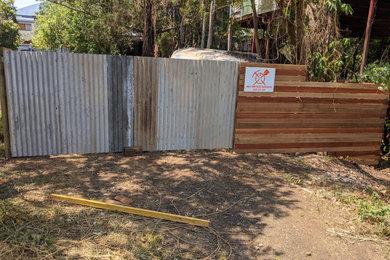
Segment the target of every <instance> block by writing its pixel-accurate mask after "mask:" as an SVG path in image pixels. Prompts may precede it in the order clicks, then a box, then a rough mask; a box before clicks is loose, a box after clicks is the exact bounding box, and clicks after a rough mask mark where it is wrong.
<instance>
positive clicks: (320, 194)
mask: <svg viewBox="0 0 390 260" xmlns="http://www.w3.org/2000/svg"><path fill="white" fill-rule="evenodd" d="M367 190H371V191H376V192H377V193H378V194H381V195H382V196H383V197H384V199H383V201H388V200H386V199H388V197H386V196H388V195H389V194H390V169H389V168H387V169H374V168H372V167H368V166H362V165H356V164H353V163H350V162H347V161H344V160H338V159H334V158H330V157H328V156H324V155H316V154H306V155H282V154H234V153H231V152H229V151H183V152H151V153H142V154H139V155H136V156H134V157H123V156H122V155H121V154H101V155H69V156H52V157H50V158H49V157H39V158H20V159H11V160H3V161H2V162H1V163H0V229H2V230H0V248H2V249H0V259H14V258H15V259H16V258H39V259H43V258H49V259H50V258H53V259H54V258H55V259H80V258H83V259H390V250H389V248H390V240H389V237H386V236H385V237H383V236H380V235H378V234H377V233H375V230H376V227H375V226H374V225H371V224H370V223H368V222H367V223H365V222H364V221H359V220H357V213H356V209H355V207H353V205H351V204H348V203H345V198H354V197H357V196H363V197H364V196H365V195H364V194H365V193H364V192H365V191H367ZM51 193H57V194H62V195H70V196H76V197H83V198H88V199H95V200H99V201H110V200H113V198H114V197H115V196H117V195H120V194H122V195H124V196H126V197H128V198H131V199H132V200H133V201H134V203H133V204H132V205H131V206H134V207H140V208H145V209H151V210H158V211H162V212H168V213H173V214H180V215H186V216H192V217H198V218H202V219H208V220H210V221H211V228H210V229H209V228H202V227H194V226H190V225H186V224H180V223H173V222H168V221H162V220H155V219H150V218H144V217H139V216H133V215H129V214H125V213H117V212H110V211H105V210H100V209H92V208H88V207H84V206H77V205H71V204H67V203H60V202H55V201H52V200H51V199H50V194H51ZM353 196H354V197H353ZM342 198H344V200H343V199H342ZM343 201H344V202H343ZM385 228H388V226H387V227H385Z"/></svg>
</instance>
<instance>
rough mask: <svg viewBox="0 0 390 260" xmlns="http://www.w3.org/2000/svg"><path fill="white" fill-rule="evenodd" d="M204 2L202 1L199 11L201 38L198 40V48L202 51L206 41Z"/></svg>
mask: <svg viewBox="0 0 390 260" xmlns="http://www.w3.org/2000/svg"><path fill="white" fill-rule="evenodd" d="M205 6H206V5H205V2H204V0H202V3H201V10H202V38H201V40H200V47H201V48H202V49H203V48H204V43H205V39H206V10H205V9H206V8H205Z"/></svg>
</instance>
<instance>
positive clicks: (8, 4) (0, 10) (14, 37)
mask: <svg viewBox="0 0 390 260" xmlns="http://www.w3.org/2000/svg"><path fill="white" fill-rule="evenodd" d="M13 4H14V0H8V1H7V0H0V46H2V47H7V48H10V49H16V48H17V47H18V45H19V39H20V36H19V31H18V30H19V27H18V23H17V21H16V10H15V8H14V6H13Z"/></svg>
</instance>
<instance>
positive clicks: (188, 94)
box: [4, 51, 238, 157]
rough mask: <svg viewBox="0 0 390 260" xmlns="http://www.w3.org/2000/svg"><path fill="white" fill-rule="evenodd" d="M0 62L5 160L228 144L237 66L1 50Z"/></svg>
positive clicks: (208, 146) (227, 146) (231, 132)
mask: <svg viewBox="0 0 390 260" xmlns="http://www.w3.org/2000/svg"><path fill="white" fill-rule="evenodd" d="M4 65H5V77H6V92H7V99H8V111H9V123H10V133H11V137H10V139H11V153H12V156H13V157H20V156H38V155H55V154H72V153H104V152H119V151H122V150H123V147H124V146H133V140H134V145H135V146H141V147H142V148H143V149H144V150H149V151H150V150H176V149H210V148H232V140H233V124H234V108H235V102H236V101H235V100H236V84H237V77H238V63H235V62H213V61H196V60H194V61H187V60H172V59H160V58H144V57H135V58H133V57H119V56H108V55H88V54H70V53H54V52H16V51H5V52H4ZM133 133H134V136H133Z"/></svg>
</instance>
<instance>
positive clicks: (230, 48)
mask: <svg viewBox="0 0 390 260" xmlns="http://www.w3.org/2000/svg"><path fill="white" fill-rule="evenodd" d="M232 8H233V6H232V5H230V6H229V27H228V41H227V50H228V51H231V50H232V22H233V20H232V12H233V10H232Z"/></svg>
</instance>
